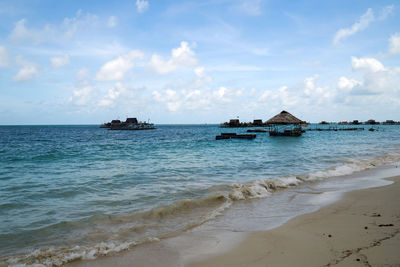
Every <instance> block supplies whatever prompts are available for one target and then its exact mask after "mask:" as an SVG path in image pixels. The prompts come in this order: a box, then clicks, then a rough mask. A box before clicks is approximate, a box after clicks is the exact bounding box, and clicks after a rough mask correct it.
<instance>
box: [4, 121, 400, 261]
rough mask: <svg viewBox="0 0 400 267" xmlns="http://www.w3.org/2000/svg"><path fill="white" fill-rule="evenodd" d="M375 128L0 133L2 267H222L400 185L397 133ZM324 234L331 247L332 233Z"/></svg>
mask: <svg viewBox="0 0 400 267" xmlns="http://www.w3.org/2000/svg"><path fill="white" fill-rule="evenodd" d="M381 129H382V130H381V131H376V132H373V133H371V132H369V131H354V132H345V131H339V132H334V131H330V132H328V131H326V132H323V133H321V132H317V131H311V132H307V133H306V134H304V136H302V137H300V138H289V139H288V138H280V137H278V138H273V137H270V136H269V135H265V134H263V133H260V134H257V138H255V139H254V140H215V136H216V135H217V134H220V133H221V129H220V128H219V127H218V125H160V126H158V127H157V130H155V131H107V130H105V129H102V128H99V127H98V126H90V125H88V126H7V127H6V126H4V127H0V131H1V132H2V134H3V136H4V138H3V141H2V142H3V144H4V147H7V149H6V150H4V151H3V152H2V153H0V159H1V160H0V167H1V169H2V170H3V172H2V173H0V193H1V194H0V207H1V211H2V212H1V213H0V230H1V231H0V266H9V265H11V266H12V265H27V266H29V265H36V266H62V265H74V266H188V265H190V264H200V263H201V262H202V261H204V260H208V259H212V258H215V257H218V258H219V257H220V256H221V255H225V253H229V251H231V250H235V249H237V248H238V247H240V244H243V242H244V244H247V242H249V241H248V240H252V238H253V237H257V238H260V236H261V237H262V236H264V232H265V231H268V230H271V229H275V228H276V229H280V228H278V227H281V226H282V225H284V224H285V223H287V222H288V221H290V220H292V219H294V218H296V217H298V216H300V217H299V218H302V217H301V216H302V215H303V214H313V212H316V211H318V210H323V209H325V207H326V206H328V205H331V204H333V203H335V202H337V201H339V200H341V199H342V198H343V196H344V195H345V194H346V193H347V192H351V191H357V190H361V189H365V188H374V187H380V186H385V185H388V184H390V183H391V181H388V180H384V178H388V177H395V176H399V175H400V172H399V170H400V169H399V168H398V167H399V162H400V154H399V144H398V140H399V137H400V136H399V131H398V129H399V128H398V126H392V125H384V126H382V127H381ZM240 131H241V132H240V133H244V132H246V129H240ZM238 132H239V131H238ZM27 144H33V145H29V146H28V145H27ZM355 148H357V149H355ZM21 151H24V153H21ZM82 152H84V153H82ZM26 170H29V171H26ZM382 188H385V187H382ZM381 198H382V197H381V196H379V197H376V199H381ZM382 199H383V198H382ZM368 212H374V211H365V212H364V213H368ZM382 215H383V213H382ZM306 216H308V215H306ZM373 218H374V217H373ZM382 218H386V217H384V216H383V217H382ZM382 218H378V219H382ZM381 223H382V224H393V225H394V226H382V227H381V228H382V229H387V230H391V229H395V227H396V225H397V224H396V223H393V222H390V221H389V222H384V221H383V222H381ZM365 226H368V227H369V228H371V229H372V226H369V225H368V222H367V223H366V225H363V226H362V227H365ZM320 228H321V227H320ZM326 228H327V229H324V230H323V231H324V232H323V233H325V234H328V235H329V234H331V235H332V237H331V238H329V239H328V240H334V239H333V237H336V236H337V235H338V233H336V232H332V231H331V226H329V227H328V226H327V227H326ZM381 228H379V229H381ZM371 229H368V231H369V230H371ZM328 230H329V231H328ZM273 231H275V230H273ZM285 231H286V230H285ZM321 231H322V230H321ZM287 232H290V231H287ZM323 233H322V232H321V234H323ZM316 234H318V233H315V235H316ZM317 236H318V235H317ZM290 237H291V238H295V234H293V235H290ZM300 237H302V236H301V235H300ZM257 238H256V239H255V240H258V239H257ZM304 238H305V239H304V240H307V239H306V237H304ZM268 240H269V239H268ZM298 242H300V243H303V238H300V239H299V240H298ZM311 243H312V244H314V243H315V244H317V247H318V249H320V246H319V243H318V242H311ZM256 244H257V242H256ZM268 244H269V243H268V242H267V243H266V244H265V246H264V245H255V247H257V249H258V248H259V249H262V251H263V252H265V251H264V250H265V249H268ZM272 244H274V243H273V242H272ZM284 244H285V243H284ZM294 244H296V243H294ZM294 246H296V245H294ZM245 247H246V248H247V247H248V246H245ZM250 247H251V246H250ZM302 247H303V246H302ZM257 249H251V250H252V252H256V251H257ZM289 250H293V249H289ZM243 251H246V250H243ZM268 251H269V250H268ZM235 253H236V252H235ZM235 255H236V254H235ZM238 255H240V254H239V253H238ZM318 255H319V254H318ZM321 255H323V254H321ZM253 256H254V257H255V258H260V255H253ZM253 256H252V255H249V258H248V259H249V262H250V259H252V257H253ZM233 258H234V257H233ZM308 258H309V257H308ZM241 259H246V257H241ZM325 259H329V260H330V258H329V257H328V256H327V257H325ZM239 262H240V261H239ZM328 262H329V261H328ZM206 264H207V265H208V263H206ZM210 264H211V263H210ZM246 265H247V263H246Z"/></svg>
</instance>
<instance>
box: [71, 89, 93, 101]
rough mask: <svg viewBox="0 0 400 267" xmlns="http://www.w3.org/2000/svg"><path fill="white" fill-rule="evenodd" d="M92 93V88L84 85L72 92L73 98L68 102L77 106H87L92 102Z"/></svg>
mask: <svg viewBox="0 0 400 267" xmlns="http://www.w3.org/2000/svg"><path fill="white" fill-rule="evenodd" d="M92 91H93V87H92V86H90V85H86V86H84V87H83V88H80V89H77V90H74V91H73V96H72V97H71V98H70V99H69V101H70V102H73V103H74V104H75V105H78V106H83V105H87V104H88V103H89V102H90V101H91V100H92V97H91V93H92Z"/></svg>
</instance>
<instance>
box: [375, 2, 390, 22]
mask: <svg viewBox="0 0 400 267" xmlns="http://www.w3.org/2000/svg"><path fill="white" fill-rule="evenodd" d="M393 10H394V5H390V6H385V7H383V8H382V9H381V12H380V13H379V16H378V20H384V19H386V18H387V17H388V16H389V15H391V14H393Z"/></svg>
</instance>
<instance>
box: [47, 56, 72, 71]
mask: <svg viewBox="0 0 400 267" xmlns="http://www.w3.org/2000/svg"><path fill="white" fill-rule="evenodd" d="M50 61H51V65H53V67H55V68H58V67H62V66H64V65H67V64H69V55H67V54H65V55H64V56H62V57H53V58H51V59H50Z"/></svg>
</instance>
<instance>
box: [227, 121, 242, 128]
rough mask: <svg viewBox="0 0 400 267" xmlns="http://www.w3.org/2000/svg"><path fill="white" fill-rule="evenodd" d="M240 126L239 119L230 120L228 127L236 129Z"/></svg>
mask: <svg viewBox="0 0 400 267" xmlns="http://www.w3.org/2000/svg"><path fill="white" fill-rule="evenodd" d="M237 126H240V122H239V119H232V120H230V121H229V127H237Z"/></svg>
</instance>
